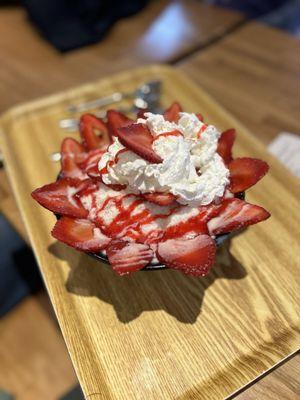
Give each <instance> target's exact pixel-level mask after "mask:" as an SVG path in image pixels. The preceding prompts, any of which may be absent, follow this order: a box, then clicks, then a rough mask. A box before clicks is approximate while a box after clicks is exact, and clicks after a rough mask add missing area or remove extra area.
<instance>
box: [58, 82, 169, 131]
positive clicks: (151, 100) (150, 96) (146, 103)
mask: <svg viewBox="0 0 300 400" xmlns="http://www.w3.org/2000/svg"><path fill="white" fill-rule="evenodd" d="M161 84H162V82H161V81H159V80H156V81H150V82H147V83H145V84H143V85H142V86H140V87H139V88H138V89H137V90H135V91H134V92H132V93H130V94H123V95H122V96H123V97H122V98H120V99H121V100H122V99H124V98H126V97H130V96H131V95H133V94H134V96H135V97H134V99H133V106H132V107H130V108H123V109H119V111H121V112H124V113H128V112H132V111H135V110H136V109H137V108H142V109H143V108H144V109H146V108H147V109H149V110H155V109H156V108H157V106H158V103H159V100H160V95H161ZM115 94H116V93H114V94H113V95H112V96H114V95H115ZM108 97H110V98H111V96H108ZM108 97H106V98H101V99H98V100H94V101H93V102H89V103H81V104H79V105H78V107H81V108H80V109H79V108H77V111H79V110H81V111H83V110H87V109H88V107H90V106H91V105H92V104H93V107H92V108H95V107H96V106H95V104H96V102H98V103H97V104H98V106H99V103H100V101H102V100H103V99H107V98H108ZM115 98H116V97H115ZM107 104H109V103H106V105H107ZM102 105H103V104H102ZM71 107H75V106H71ZM95 115H96V116H97V117H99V118H105V116H106V111H105V110H100V111H98V112H96V113H95ZM59 127H60V128H62V129H66V130H68V131H76V130H77V129H78V119H76V118H67V119H62V120H60V121H59Z"/></svg>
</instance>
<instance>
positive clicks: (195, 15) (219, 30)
mask: <svg viewBox="0 0 300 400" xmlns="http://www.w3.org/2000/svg"><path fill="white" fill-rule="evenodd" d="M243 21H244V16H243V15H241V14H240V13H237V12H233V11H229V10H226V9H221V8H217V7H212V6H209V5H206V4H202V3H200V2H198V1H197V0H185V1H183V0H180V1H170V0H163V1H153V2H150V3H149V4H148V6H147V7H146V8H144V9H143V10H142V11H141V12H140V13H138V14H137V15H135V16H132V17H130V18H126V19H123V20H121V21H119V23H117V24H116V25H115V26H114V27H113V28H112V29H111V31H110V32H109V34H108V36H107V37H106V38H105V40H104V41H102V42H100V43H98V44H96V45H93V46H88V47H85V48H83V49H79V50H76V51H73V52H70V53H66V54H61V53H59V52H57V51H56V50H55V49H53V48H52V47H51V46H50V44H48V43H47V42H46V41H44V40H43V39H42V38H41V37H40V36H39V35H38V34H37V32H36V30H35V29H34V28H33V27H32V26H31V25H30V24H29V23H28V21H27V17H26V14H25V12H24V11H23V10H22V9H20V8H19V7H9V8H2V9H1V11H0V63H1V68H0V113H1V112H3V111H5V110H6V109H7V108H9V107H11V106H13V105H15V104H16V103H20V102H25V101H28V100H32V99H33V98H36V97H41V96H45V95H48V94H50V93H53V92H56V91H61V90H63V89H66V88H68V87H71V86H76V85H79V84H82V83H84V82H87V81H92V80H95V79H99V78H101V76H104V75H107V74H110V73H112V72H116V71H120V70H124V69H127V68H130V67H133V66H137V65H139V64H144V63H147V62H151V63H154V62H168V63H171V62H174V61H176V60H179V59H182V58H183V57H185V56H186V55H188V54H190V53H192V52H195V51H197V50H199V49H201V48H202V47H204V46H207V45H208V44H209V43H211V42H214V41H215V40H216V39H217V38H219V37H221V36H222V35H224V34H225V33H226V32H229V31H232V30H233V29H234V28H236V27H237V26H238V25H240V24H241V23H242V22H243ZM174 26H176V29H173V27H174ZM163 27H167V29H164V30H162V29H163ZM162 35H163V36H164V40H163V42H162V40H161V37H162ZM162 43H163V46H162ZM0 211H1V212H2V213H4V214H5V215H6V216H7V218H8V219H9V221H10V222H11V223H12V225H13V226H14V227H15V229H16V230H17V231H18V233H19V234H20V235H21V236H22V237H23V238H24V239H25V240H27V237H26V232H25V229H24V225H23V223H22V219H21V218H20V214H19V212H18V210H17V207H16V204H15V200H14V198H13V196H12V195H11V192H10V190H9V185H8V182H7V179H6V176H5V174H4V172H3V171H0Z"/></svg>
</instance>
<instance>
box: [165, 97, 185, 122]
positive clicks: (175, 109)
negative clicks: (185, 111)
mask: <svg viewBox="0 0 300 400" xmlns="http://www.w3.org/2000/svg"><path fill="white" fill-rule="evenodd" d="M180 112H182V107H181V105H180V104H179V103H178V102H177V101H174V103H172V104H171V105H170V107H169V108H167V109H166V110H165V112H164V119H165V120H167V121H170V122H178V120H179V113H180Z"/></svg>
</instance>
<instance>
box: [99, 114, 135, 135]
mask: <svg viewBox="0 0 300 400" xmlns="http://www.w3.org/2000/svg"><path fill="white" fill-rule="evenodd" d="M106 116H107V126H108V133H109V135H110V137H111V138H112V137H113V136H118V135H117V130H118V129H119V128H123V127H124V126H128V125H131V124H133V123H134V121H133V120H132V119H131V118H128V117H127V116H126V115H124V114H122V113H121V112H119V111H116V110H108V111H107V113H106Z"/></svg>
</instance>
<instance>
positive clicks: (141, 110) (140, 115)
mask: <svg viewBox="0 0 300 400" xmlns="http://www.w3.org/2000/svg"><path fill="white" fill-rule="evenodd" d="M147 112H149V110H148V109H147V108H139V110H138V112H137V113H136V118H137V119H138V118H143V119H144V118H145V113H147Z"/></svg>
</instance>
